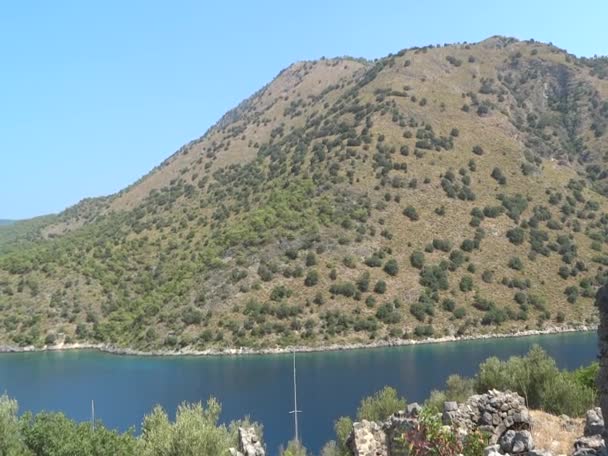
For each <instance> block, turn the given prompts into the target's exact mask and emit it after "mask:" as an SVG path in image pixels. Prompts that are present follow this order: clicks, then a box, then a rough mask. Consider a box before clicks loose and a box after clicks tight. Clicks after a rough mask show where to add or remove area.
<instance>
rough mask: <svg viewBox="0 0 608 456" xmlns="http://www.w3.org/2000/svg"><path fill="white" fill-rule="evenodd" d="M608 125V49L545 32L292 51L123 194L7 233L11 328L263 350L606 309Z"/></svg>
mask: <svg viewBox="0 0 608 456" xmlns="http://www.w3.org/2000/svg"><path fill="white" fill-rule="evenodd" d="M227 90H228V88H227ZM607 125H608V60H607V59H606V58H593V59H583V58H578V57H576V56H574V55H571V54H569V53H567V52H566V51H564V50H561V49H558V48H556V47H554V46H552V45H547V44H543V43H538V42H534V41H518V40H515V39H512V38H505V37H492V38H489V39H487V40H485V41H482V42H480V43H477V44H454V45H446V46H441V47H434V46H428V47H424V48H414V49H404V50H402V51H399V52H397V53H395V54H391V55H388V56H387V57H384V58H380V59H377V60H374V61H373V62H372V61H366V60H362V59H351V58H336V59H321V60H318V61H310V62H299V63H295V64H293V65H291V66H290V67H288V68H286V69H285V70H283V71H282V72H281V73H280V74H279V75H278V76H277V77H276V78H275V79H274V80H273V81H272V82H270V83H269V84H268V85H267V86H265V87H264V88H262V89H261V90H259V91H258V92H257V93H255V94H254V95H253V96H252V97H250V98H249V99H247V100H245V101H244V102H242V103H241V104H240V105H239V106H238V107H236V108H235V109H233V110H232V111H230V112H229V113H227V114H226V115H225V116H224V117H223V118H222V119H221V120H220V121H219V122H218V123H217V124H216V125H215V126H214V127H213V128H211V129H210V130H209V131H207V132H206V133H205V135H204V136H202V137H201V138H199V139H197V140H194V141H192V142H190V143H189V144H187V145H185V146H183V147H182V148H181V149H180V150H179V151H177V152H176V153H174V154H173V155H172V156H170V157H169V158H168V159H167V160H165V161H164V162H163V163H162V164H160V165H159V166H158V167H157V168H155V169H154V170H152V171H151V172H150V173H149V174H148V175H146V176H145V177H143V178H142V179H140V180H139V181H137V182H136V183H134V184H133V185H131V186H130V187H128V188H126V189H125V190H123V191H121V192H119V193H118V194H115V195H111V196H109V197H105V198H95V199H88V200H84V201H82V202H81V203H79V204H78V205H76V206H74V207H72V208H70V209H68V210H66V211H65V212H64V213H62V214H60V215H58V216H53V217H50V218H48V219H42V220H38V221H36V222H35V223H29V224H27V223H26V222H21V223H20V224H15V225H13V227H18V228H19V230H18V233H15V232H13V235H12V236H11V237H5V238H4V241H3V240H2V235H1V233H2V230H0V307H1V308H2V309H3V312H2V314H1V315H0V341H2V342H3V343H9V344H16V345H29V344H38V345H40V344H43V343H44V342H45V340H46V341H47V342H53V341H54V340H57V338H58V337H63V335H65V336H66V337H67V340H68V341H92V342H98V343H108V344H110V343H111V344H115V345H119V346H130V347H136V348H140V349H144V350H152V349H175V348H178V347H192V348H196V349H202V348H209V347H216V348H217V347H225V346H233V347H237V346H246V347H252V348H259V347H265V346H275V345H283V346H285V345H291V344H299V345H310V346H318V345H327V344H334V343H335V344H345V343H352V342H363V343H366V342H373V341H378V340H388V339H396V338H423V337H428V336H431V335H432V336H434V337H441V336H444V335H470V334H494V333H501V332H509V331H516V330H524V329H537V328H540V329H542V328H547V327H553V326H560V325H568V324H572V325H575V324H590V323H594V322H595V321H597V316H596V311H595V309H594V308H593V305H592V299H591V297H592V296H593V294H594V290H595V288H596V286H597V285H598V284H601V283H604V282H605V281H606V277H607V276H606V269H605V267H606V266H607V265H608V255H606V249H607V246H606V241H607V239H608V217H607V216H606V207H607V200H606V195H608V185H607V184H608V173H607V171H606V159H607V157H608V141H606V127H607Z"/></svg>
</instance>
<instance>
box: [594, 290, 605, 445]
mask: <svg viewBox="0 0 608 456" xmlns="http://www.w3.org/2000/svg"><path fill="white" fill-rule="evenodd" d="M595 305H596V307H597V308H598V309H599V312H600V324H599V326H598V328H597V336H598V337H597V340H598V349H599V356H600V372H599V374H598V377H597V388H598V390H599V399H600V407H601V409H602V413H603V414H608V285H604V286H602V287H600V288H599V290H598V291H597V294H596V295H595ZM607 416H608V415H607ZM604 437H605V438H606V437H608V435H606V431H604Z"/></svg>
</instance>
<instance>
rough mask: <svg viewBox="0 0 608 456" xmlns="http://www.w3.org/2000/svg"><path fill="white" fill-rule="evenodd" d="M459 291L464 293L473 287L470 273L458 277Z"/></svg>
mask: <svg viewBox="0 0 608 456" xmlns="http://www.w3.org/2000/svg"><path fill="white" fill-rule="evenodd" d="M459 287H460V291H462V292H463V293H466V292H467V291H471V290H472V289H473V277H471V276H470V275H465V276H463V277H462V278H461V279H460V285H459Z"/></svg>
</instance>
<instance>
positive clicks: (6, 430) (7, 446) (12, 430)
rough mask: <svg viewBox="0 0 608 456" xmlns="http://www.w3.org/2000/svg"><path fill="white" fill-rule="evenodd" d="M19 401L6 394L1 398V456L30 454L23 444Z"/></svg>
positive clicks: (24, 455)
mask: <svg viewBox="0 0 608 456" xmlns="http://www.w3.org/2000/svg"><path fill="white" fill-rule="evenodd" d="M18 409H19V406H18V404H17V401H15V400H14V399H10V398H9V397H8V396H7V395H6V394H4V395H2V396H0V455H6V456H13V455H14V456H26V455H28V454H30V453H29V451H27V448H26V447H25V443H24V442H23V437H22V435H21V426H20V423H19V419H18V417H17V411H18Z"/></svg>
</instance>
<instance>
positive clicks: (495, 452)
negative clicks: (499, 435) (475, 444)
mask: <svg viewBox="0 0 608 456" xmlns="http://www.w3.org/2000/svg"><path fill="white" fill-rule="evenodd" d="M483 456H502V453H501V452H500V445H490V446H488V447H485V448H484V450H483Z"/></svg>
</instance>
